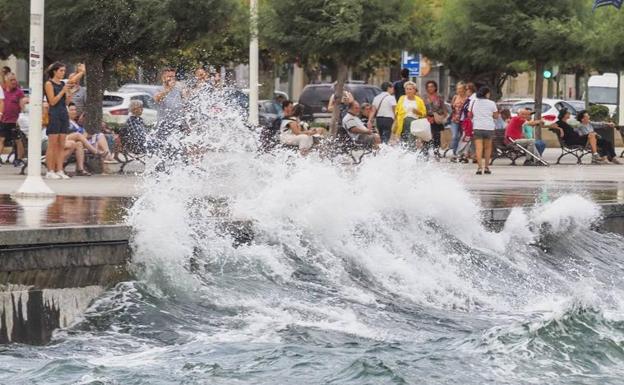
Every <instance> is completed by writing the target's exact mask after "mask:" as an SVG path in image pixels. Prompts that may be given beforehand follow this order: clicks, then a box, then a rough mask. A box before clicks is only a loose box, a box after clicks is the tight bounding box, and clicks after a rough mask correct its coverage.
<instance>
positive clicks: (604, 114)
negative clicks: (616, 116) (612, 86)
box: [588, 104, 609, 122]
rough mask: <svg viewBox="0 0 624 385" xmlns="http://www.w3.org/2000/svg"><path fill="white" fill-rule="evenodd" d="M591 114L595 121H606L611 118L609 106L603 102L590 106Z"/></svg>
mask: <svg viewBox="0 0 624 385" xmlns="http://www.w3.org/2000/svg"><path fill="white" fill-rule="evenodd" d="M588 112H589V116H591V120H593V121H594V122H606V121H608V120H609V108H608V107H607V106H603V105H602V104H593V105H591V106H589V110H588Z"/></svg>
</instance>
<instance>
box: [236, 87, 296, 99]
mask: <svg viewBox="0 0 624 385" xmlns="http://www.w3.org/2000/svg"><path fill="white" fill-rule="evenodd" d="M241 91H243V93H244V94H245V95H247V96H249V88H243V89H242V90H241ZM278 95H280V96H282V97H283V98H284V100H288V94H287V93H286V92H284V91H273V97H274V98H275V97H277V96H278Z"/></svg>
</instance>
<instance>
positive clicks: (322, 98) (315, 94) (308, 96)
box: [299, 86, 332, 106]
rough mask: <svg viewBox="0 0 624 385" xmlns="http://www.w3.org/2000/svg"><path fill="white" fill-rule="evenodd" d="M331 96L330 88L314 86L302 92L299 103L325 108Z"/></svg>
mask: <svg viewBox="0 0 624 385" xmlns="http://www.w3.org/2000/svg"><path fill="white" fill-rule="evenodd" d="M331 94H332V88H331V86H314V87H308V88H306V89H305V90H304V92H303V94H302V95H301V97H300V98H299V103H301V104H304V105H308V106H325V105H327V103H328V102H329V98H330V97H331Z"/></svg>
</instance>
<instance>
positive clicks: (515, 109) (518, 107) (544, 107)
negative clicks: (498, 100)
mask: <svg viewBox="0 0 624 385" xmlns="http://www.w3.org/2000/svg"><path fill="white" fill-rule="evenodd" d="M523 108H528V109H529V110H531V111H535V103H534V102H528V103H518V104H514V106H513V107H512V108H511V112H512V113H514V114H517V113H518V111H519V110H521V109H523ZM551 108H552V106H551V105H550V104H546V103H542V112H546V111H548V110H550V109H551Z"/></svg>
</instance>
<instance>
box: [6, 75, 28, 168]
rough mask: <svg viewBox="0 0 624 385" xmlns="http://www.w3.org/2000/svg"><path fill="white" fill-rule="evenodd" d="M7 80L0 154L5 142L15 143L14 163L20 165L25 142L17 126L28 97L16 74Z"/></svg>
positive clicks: (9, 76) (7, 77) (7, 76)
mask: <svg viewBox="0 0 624 385" xmlns="http://www.w3.org/2000/svg"><path fill="white" fill-rule="evenodd" d="M5 81H6V85H7V88H6V90H5V92H4V111H3V114H2V115H1V116H0V154H2V151H3V150H4V146H5V143H14V146H15V147H16V149H17V151H16V156H15V161H14V162H13V164H14V165H15V166H19V165H20V163H22V160H21V159H22V158H23V157H24V142H22V135H21V132H20V131H19V129H18V128H17V120H18V119H19V114H20V112H22V110H23V109H24V106H25V105H26V97H25V95H24V92H23V91H22V89H21V88H20V86H19V83H18V82H17V78H16V77H15V74H12V73H10V74H8V75H6V77H5Z"/></svg>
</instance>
